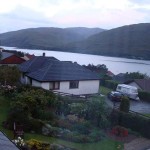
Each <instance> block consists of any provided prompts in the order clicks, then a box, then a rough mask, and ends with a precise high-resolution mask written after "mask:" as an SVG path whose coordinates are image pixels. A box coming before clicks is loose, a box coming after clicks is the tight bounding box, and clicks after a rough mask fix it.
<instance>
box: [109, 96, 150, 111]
mask: <svg viewBox="0 0 150 150" xmlns="http://www.w3.org/2000/svg"><path fill="white" fill-rule="evenodd" d="M106 103H107V104H108V105H109V106H110V107H112V108H113V105H114V103H113V102H112V101H111V100H110V99H108V98H107V97H106ZM115 105H118V106H119V105H120V102H115ZM130 110H132V111H135V112H138V113H142V114H150V103H148V102H144V101H134V100H130Z"/></svg>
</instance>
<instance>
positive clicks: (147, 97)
mask: <svg viewBox="0 0 150 150" xmlns="http://www.w3.org/2000/svg"><path fill="white" fill-rule="evenodd" d="M138 95H139V98H140V100H143V101H147V102H150V92H146V91H139V93H138Z"/></svg>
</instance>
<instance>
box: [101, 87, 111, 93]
mask: <svg viewBox="0 0 150 150" xmlns="http://www.w3.org/2000/svg"><path fill="white" fill-rule="evenodd" d="M111 91H112V90H111V89H109V88H106V87H104V86H100V93H101V94H103V95H107V94H108V93H109V92H111Z"/></svg>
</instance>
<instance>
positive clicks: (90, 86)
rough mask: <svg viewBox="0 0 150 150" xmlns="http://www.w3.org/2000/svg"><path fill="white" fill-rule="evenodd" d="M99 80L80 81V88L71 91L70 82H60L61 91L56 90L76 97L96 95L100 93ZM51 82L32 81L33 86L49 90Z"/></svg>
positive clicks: (27, 79) (27, 82) (26, 78)
mask: <svg viewBox="0 0 150 150" xmlns="http://www.w3.org/2000/svg"><path fill="white" fill-rule="evenodd" d="M25 80H26V84H29V83H30V80H29V78H28V77H25ZM99 82H100V81H99V80H87V81H79V87H78V88H76V89H70V88H69V87H70V82H69V81H63V82H60V89H59V90H55V91H58V92H64V93H69V94H74V95H81V94H95V93H98V92H99ZM49 84H50V82H43V83H41V82H38V81H36V80H32V86H36V87H42V88H43V89H46V90H49Z"/></svg>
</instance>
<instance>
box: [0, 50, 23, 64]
mask: <svg viewBox="0 0 150 150" xmlns="http://www.w3.org/2000/svg"><path fill="white" fill-rule="evenodd" d="M0 53H1V54H0V65H9V66H14V65H18V64H21V63H23V62H24V61H25V60H24V59H22V58H20V57H19V56H16V55H15V54H13V53H9V52H3V51H2V50H1V51H0Z"/></svg>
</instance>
